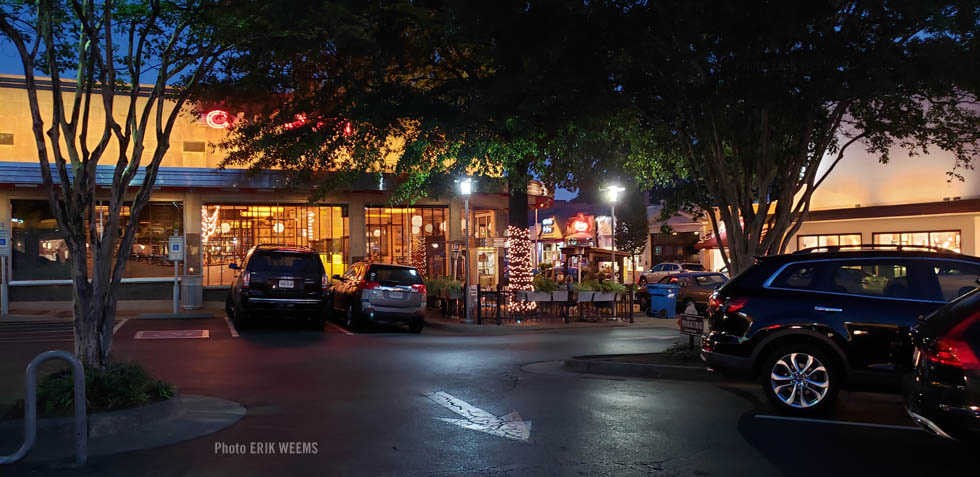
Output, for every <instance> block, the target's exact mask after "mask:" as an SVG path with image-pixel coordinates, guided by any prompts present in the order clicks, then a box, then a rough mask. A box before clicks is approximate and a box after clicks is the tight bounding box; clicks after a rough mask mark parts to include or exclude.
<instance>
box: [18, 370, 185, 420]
mask: <svg viewBox="0 0 980 477" xmlns="http://www.w3.org/2000/svg"><path fill="white" fill-rule="evenodd" d="M74 382H75V381H74V379H73V378H72V374H71V369H66V370H62V371H58V372H55V373H52V374H49V375H47V376H44V377H42V378H41V379H40V380H39V381H38V385H37V410H38V415H39V416H42V417H61V416H69V415H71V413H72V409H73V406H74V402H75V391H74ZM173 396H174V388H173V386H171V385H170V384H168V383H166V382H164V381H161V380H159V379H155V378H153V376H151V375H150V373H149V372H148V371H147V370H146V368H144V367H143V366H142V365H141V364H139V363H135V362H131V361H120V362H114V363H111V364H109V365H108V366H106V368H105V369H104V370H101V371H100V370H96V369H95V368H92V367H89V366H85V398H86V400H87V401H88V402H87V408H88V412H89V413H90V414H91V413H96V412H104V411H113V410H117V409H126V408H131V407H136V406H141V405H144V404H149V403H151V402H156V401H164V400H167V399H170V398H172V397H173ZM5 414H6V416H7V417H21V416H23V415H24V400H23V399H21V400H18V401H17V402H15V403H14V404H13V406H11V407H10V408H9V409H8V410H7V412H6V413H5Z"/></svg>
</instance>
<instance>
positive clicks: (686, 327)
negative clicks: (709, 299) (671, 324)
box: [677, 313, 704, 349]
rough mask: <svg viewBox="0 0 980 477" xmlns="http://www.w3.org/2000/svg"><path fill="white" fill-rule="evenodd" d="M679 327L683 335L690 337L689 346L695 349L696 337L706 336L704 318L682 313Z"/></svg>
mask: <svg viewBox="0 0 980 477" xmlns="http://www.w3.org/2000/svg"><path fill="white" fill-rule="evenodd" d="M677 326H678V327H680V332H681V334H684V335H688V337H689V339H688V346H690V347H691V349H694V337H695V336H698V337H700V336H702V335H703V334H704V317H703V316H701V315H689V314H687V313H681V314H680V315H678V318H677Z"/></svg>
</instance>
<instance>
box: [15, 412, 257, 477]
mask: <svg viewBox="0 0 980 477" xmlns="http://www.w3.org/2000/svg"><path fill="white" fill-rule="evenodd" d="M246 413H247V411H246V409H245V408H244V407H243V406H242V405H241V404H238V403H236V402H233V401H228V400H225V399H219V398H215V397H209V396H197V395H191V394H179V395H176V396H174V397H173V398H171V399H168V400H166V401H161V402H157V403H153V404H148V405H146V406H141V407H138V408H133V409H125V410H121V411H111V412H107V413H98V414H93V415H91V416H89V439H88V444H89V446H88V447H89V449H88V450H89V457H90V458H91V457H93V456H99V455H109V454H118V453H122V452H130V451H135V450H144V449H153V448H156V447H162V446H166V445H171V444H175V443H178V442H183V441H188V440H191V439H196V438H199V437H203V436H206V435H209V434H213V433H215V432H218V431H220V430H222V429H225V428H228V427H230V426H232V425H234V424H235V423H237V422H238V421H239V420H241V419H242V418H243V417H245V415H246ZM45 421H47V422H45ZM23 425H24V424H23V419H16V420H11V421H6V422H4V423H2V424H0V430H2V431H3V432H0V437H2V438H0V444H2V446H0V447H2V448H3V449H5V450H6V449H7V448H11V449H15V448H16V447H17V446H19V445H20V444H21V443H22V442H23ZM8 428H9V429H8ZM73 430H74V429H73V425H72V419H71V418H58V419H39V420H38V434H37V441H36V442H35V445H34V449H33V450H32V451H31V452H30V454H28V455H27V456H26V457H25V458H24V460H22V461H21V463H27V464H31V463H41V462H53V461H60V460H63V459H70V458H73V457H74V438H73V437H72V434H73ZM15 441H16V442H15ZM14 465H17V464H14Z"/></svg>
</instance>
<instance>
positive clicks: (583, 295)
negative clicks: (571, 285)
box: [575, 291, 595, 303]
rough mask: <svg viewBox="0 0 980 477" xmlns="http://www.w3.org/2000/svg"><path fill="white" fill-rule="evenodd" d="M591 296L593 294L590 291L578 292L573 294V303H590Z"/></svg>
mask: <svg viewBox="0 0 980 477" xmlns="http://www.w3.org/2000/svg"><path fill="white" fill-rule="evenodd" d="M593 294H595V292H592V291H580V292H578V293H576V294H575V301H576V302H578V303H585V302H590V301H592V295H593Z"/></svg>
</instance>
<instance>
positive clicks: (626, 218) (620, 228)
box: [616, 186, 650, 277]
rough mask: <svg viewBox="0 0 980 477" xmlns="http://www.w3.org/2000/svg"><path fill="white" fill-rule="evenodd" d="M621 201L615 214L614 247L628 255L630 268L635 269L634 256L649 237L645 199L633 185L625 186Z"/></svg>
mask: <svg viewBox="0 0 980 477" xmlns="http://www.w3.org/2000/svg"><path fill="white" fill-rule="evenodd" d="M621 203H622V204H623V207H621V208H618V209H617V212H618V213H617V214H616V248H617V249H619V250H622V251H623V252H626V253H627V254H628V255H629V257H630V264H631V265H632V269H633V270H636V257H638V256H639V255H640V254H641V253H643V250H644V249H645V248H646V246H647V241H649V239H650V219H649V218H648V217H647V208H646V201H645V200H644V197H643V194H642V193H640V192H639V190H638V189H637V188H636V187H635V186H633V187H627V189H626V194H625V195H624V196H623V197H622V201H621ZM623 276H624V277H625V276H626V275H625V274H624V275H623Z"/></svg>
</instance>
